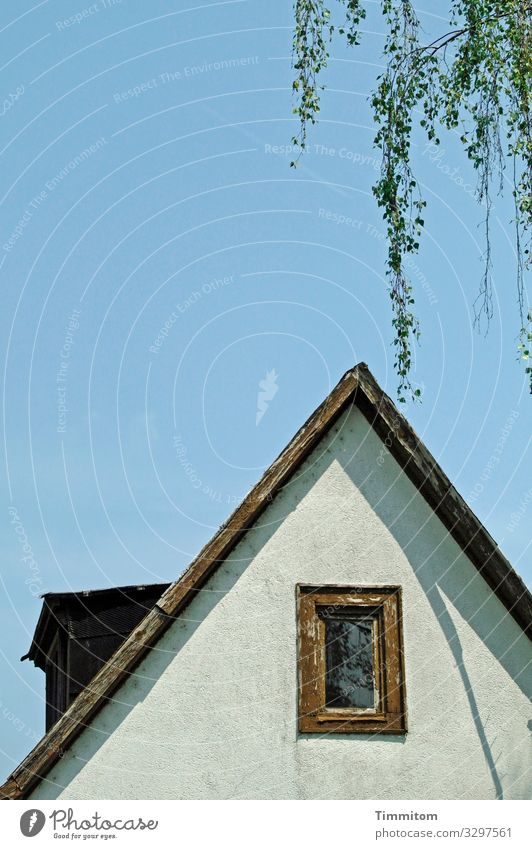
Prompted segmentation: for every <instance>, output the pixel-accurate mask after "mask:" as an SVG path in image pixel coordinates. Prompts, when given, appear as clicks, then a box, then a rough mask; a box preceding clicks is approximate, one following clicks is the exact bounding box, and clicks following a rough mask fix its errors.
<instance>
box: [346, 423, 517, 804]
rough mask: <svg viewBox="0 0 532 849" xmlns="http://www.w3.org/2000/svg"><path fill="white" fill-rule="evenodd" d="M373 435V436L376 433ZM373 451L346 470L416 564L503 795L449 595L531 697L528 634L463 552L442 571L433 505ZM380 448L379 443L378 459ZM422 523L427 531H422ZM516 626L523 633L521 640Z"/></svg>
mask: <svg viewBox="0 0 532 849" xmlns="http://www.w3.org/2000/svg"><path fill="white" fill-rule="evenodd" d="M375 438H376V437H375ZM369 441H370V442H371V441H372V438H371V437H370V440H369ZM370 454H371V452H366V453H365V455H364V457H360V458H359V457H358V456H357V458H356V462H351V463H348V464H346V465H344V470H345V472H346V473H347V474H348V475H349V477H350V478H351V480H352V481H353V483H354V484H355V485H356V486H357V487H358V489H359V490H360V492H361V493H362V495H363V496H364V497H365V499H366V500H367V501H368V503H369V504H370V506H371V507H372V509H373V510H374V511H375V512H376V513H377V515H378V516H379V518H380V519H381V521H382V522H383V524H384V525H385V526H386V527H387V528H388V530H389V531H390V533H391V534H392V535H393V536H394V538H395V540H396V541H397V543H398V544H399V545H400V546H401V548H402V550H403V552H404V553H405V556H406V558H407V559H408V561H409V563H410V565H411V566H412V569H413V571H414V574H415V576H416V578H417V580H418V581H419V584H420V585H421V587H422V589H423V591H424V593H425V596H426V598H427V600H428V602H429V604H430V606H431V608H432V610H433V612H434V615H435V617H436V619H437V622H438V624H439V626H440V628H441V630H442V632H443V634H444V635H445V639H446V641H447V644H448V646H449V648H450V650H451V652H452V655H453V658H454V660H455V662H456V666H457V669H458V671H459V674H460V678H461V681H462V685H463V688H464V691H465V694H466V696H467V701H468V705H469V710H470V712H471V717H472V720H473V723H474V727H475V730H476V733H477V736H478V739H479V742H480V745H481V747H482V751H483V754H484V758H485V760H486V764H487V767H488V769H489V773H490V776H491V780H492V782H493V787H494V790H495V796H496V798H497V799H503V798H504V796H503V786H502V783H501V779H500V776H499V774H498V771H497V766H496V763H495V759H494V757H493V753H492V751H491V747H490V743H489V740H488V738H487V736H486V732H485V729H484V726H483V724H482V719H481V717H480V714H479V709H478V705H477V701H476V698H475V693H474V688H473V685H472V682H471V680H470V677H469V674H468V671H467V667H466V664H465V662H464V656H463V648H462V644H461V642H460V638H459V635H458V632H457V630H456V627H455V624H454V622H453V619H452V617H451V615H450V614H449V611H448V609H447V606H446V602H445V599H447V600H448V601H450V602H451V604H452V605H453V606H454V608H456V610H457V611H458V613H459V615H460V616H461V617H462V618H463V620H465V622H467V623H468V625H470V627H471V628H472V629H473V630H474V631H475V633H476V634H477V636H478V637H479V638H480V639H481V640H482V642H483V643H484V644H485V646H486V647H487V648H488V649H489V651H490V652H491V654H492V655H493V656H494V657H495V658H496V659H497V661H498V662H499V663H500V664H501V665H502V667H503V668H504V669H505V670H506V672H507V673H508V675H509V676H510V677H511V678H512V679H513V680H514V681H515V682H516V684H517V685H518V686H519V688H520V689H521V691H522V692H523V694H524V695H525V696H527V698H530V697H531V696H532V687H531V680H530V675H529V672H528V669H527V665H526V664H523V643H526V644H528V638H527V637H526V636H525V634H524V633H522V632H521V630H520V628H519V626H518V625H517V624H516V622H515V621H514V619H513V618H512V616H511V615H510V613H509V612H508V611H507V610H506V608H505V607H504V606H503V605H502V602H500V601H499V599H498V598H496V597H495V596H494V595H493V594H492V593H491V590H489V588H488V587H487V584H485V582H484V579H483V578H482V577H481V576H480V574H479V573H477V571H476V569H475V567H474V566H473V565H472V564H471V570H472V572H473V573H474V574H473V577H472V579H470V578H469V577H468V576H467V575H464V567H463V562H462V563H461V562H460V560H461V559H462V558H460V559H458V560H456V561H455V562H450V563H449V564H448V568H447V569H446V570H445V571H444V572H442V571H441V565H439V564H438V557H437V556H436V557H435V556H434V554H435V553H436V552H437V546H438V543H439V540H440V538H441V533H440V531H439V529H437V528H436V532H435V534H434V537H433V539H434V546H433V547H431V533H430V530H429V529H430V525H431V524H432V523H438V524H440V523H439V520H438V519H437V518H436V517H435V516H434V514H433V513H432V511H431V509H430V507H429V506H428V505H426V507H427V510H426V516H425V520H424V519H423V517H422V515H420V511H419V505H418V501H417V498H412V496H411V491H412V490H411V487H412V485H411V484H410V485H409V483H408V482H407V481H406V480H405V479H404V477H402V476H397V469H398V466H397V465H396V463H395V461H394V460H392V458H391V457H387V459H386V462H385V463H384V465H382V466H380V467H379V466H376V465H374V467H373V471H374V472H375V469H379V472H378V473H373V474H372V469H371V467H370V463H371V460H369V461H368V457H369V456H370ZM378 454H379V448H378V447H377V448H376V451H375V454H374V456H375V461H376V458H377V456H378ZM375 461H374V462H375ZM424 503H425V502H424ZM424 521H426V524H425V525H424V524H423V523H424ZM423 527H424V528H425V532H423V533H420V531H422V530H423ZM440 527H441V526H440ZM427 530H429V533H427V532H426V531H427ZM449 536H450V535H449ZM464 556H465V555H464ZM468 563H469V561H468ZM468 571H469V570H468ZM479 599H480V600H481V601H480V603H479ZM494 623H495V624H494ZM517 629H519V637H518V639H517V640H516V630H517Z"/></svg>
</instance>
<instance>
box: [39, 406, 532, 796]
mask: <svg viewBox="0 0 532 849" xmlns="http://www.w3.org/2000/svg"><path fill="white" fill-rule="evenodd" d="M382 445H383V443H382V441H381V440H380V438H379V437H378V436H377V434H376V433H375V431H374V430H373V429H372V428H371V427H370V426H369V424H368V422H367V420H366V419H365V417H364V416H363V415H362V414H361V413H360V411H359V410H358V409H357V408H350V409H349V410H347V411H346V412H344V413H343V414H342V416H341V417H340V419H338V421H337V422H336V424H335V425H334V426H333V427H332V428H331V429H330V431H329V432H328V433H327V434H326V435H325V436H324V438H323V439H322V441H321V442H320V443H319V444H318V445H317V446H316V447H315V449H314V451H313V452H312V453H311V454H310V455H309V456H308V458H307V459H306V460H305V461H304V463H303V465H302V466H301V467H300V470H299V473H298V474H297V475H296V476H294V478H292V479H291V481H290V482H289V483H288V484H287V485H286V486H285V487H284V488H283V489H282V490H281V491H280V492H279V493H278V495H277V497H276V498H275V499H274V500H273V501H272V502H271V503H270V504H269V505H268V506H267V508H266V509H265V510H264V512H263V513H262V515H261V516H260V518H259V519H257V521H256V522H255V523H254V525H253V527H252V528H251V529H249V530H248V532H247V533H246V534H245V535H244V536H243V537H242V538H241V540H240V542H239V543H238V544H237V545H236V546H235V548H234V549H233V550H232V551H231V552H230V553H229V554H228V556H227V557H226V558H225V560H224V562H223V564H221V565H220V566H219V568H218V569H217V570H216V571H214V572H213V573H212V574H211V577H210V578H209V579H208V580H207V582H206V583H205V584H204V586H203V588H202V590H201V591H200V592H197V593H196V594H195V596H194V598H193V599H192V600H191V601H190V603H189V604H188V606H187V607H186V609H185V610H183V612H182V613H181V614H180V615H179V616H178V617H177V618H176V619H175V621H174V622H173V623H172V625H171V626H170V627H169V628H168V629H167V631H166V633H165V634H164V635H163V636H162V637H161V639H160V640H159V641H158V642H157V644H156V646H155V647H154V648H153V650H152V651H150V652H149V653H148V654H147V655H146V657H145V658H144V660H143V661H142V662H141V663H140V665H139V666H138V667H137V669H136V672H135V674H133V675H131V676H128V678H127V679H126V680H125V681H124V682H123V684H122V685H121V686H120V688H119V689H118V690H117V691H116V692H115V695H114V698H113V700H112V701H111V702H110V703H109V704H107V705H105V706H104V707H103V708H102V710H100V712H99V713H98V714H97V716H96V717H95V718H94V719H93V720H92V722H91V723H90V724H89V727H87V728H86V729H84V730H83V732H82V733H81V735H79V737H78V738H77V739H76V741H75V742H74V743H73V744H72V745H71V746H70V747H69V749H68V750H67V752H66V753H65V755H64V757H63V758H62V759H61V761H60V762H59V763H58V764H57V765H56V766H55V767H54V768H53V769H52V770H51V771H50V772H49V773H48V775H47V776H46V778H45V779H44V780H43V781H41V782H40V784H39V785H38V786H37V787H36V789H35V791H34V792H33V794H32V798H34V799H37V798H50V797H55V796H60V795H62V796H64V797H65V798H69V799H78V798H79V799H84V798H102V797H103V798H106V797H107V798H110V796H111V795H113V794H114V796H113V797H114V798H117V797H118V798H145V797H148V798H240V797H245V798H375V797H377V798H455V797H460V796H465V797H468V798H490V797H493V798H496V797H502V796H507V795H509V797H511V798H519V797H523V796H524V795H526V792H527V788H526V763H524V762H523V755H522V752H523V750H524V746H523V744H524V741H525V740H526V739H527V735H528V729H527V719H528V708H529V704H528V698H527V695H528V693H527V689H526V688H527V682H526V678H525V667H526V663H527V660H528V658H529V654H530V644H529V641H528V640H527V638H526V637H525V635H524V633H523V632H522V630H521V629H520V628H519V626H518V624H517V623H516V622H515V620H514V619H513V618H512V617H511V616H510V615H508V611H507V610H506V608H505V607H504V605H503V604H502V603H501V601H500V600H499V599H498V598H497V597H496V596H495V595H494V594H493V593H492V592H491V591H490V588H489V587H488V586H487V584H486V582H485V581H484V580H483V578H482V577H481V575H480V574H479V572H478V571H477V569H476V568H475V567H474V566H473V564H472V563H471V561H470V560H469V558H468V557H467V556H466V554H464V552H463V551H462V549H461V548H460V546H459V545H458V544H457V542H456V541H455V540H454V539H453V537H452V536H451V535H450V534H449V532H448V530H447V529H446V528H445V526H444V525H443V523H442V522H441V520H440V519H439V518H438V517H437V516H436V515H435V514H434V512H433V511H432V510H431V508H430V507H429V505H428V504H427V502H426V501H425V499H424V498H423V497H422V496H421V495H420V493H419V491H418V489H417V488H416V487H415V486H414V485H413V484H412V482H411V481H410V480H409V478H408V477H407V476H406V475H405V474H404V472H403V471H402V470H401V468H400V466H399V465H398V463H397V461H396V460H395V459H394V458H393V457H392V456H391V455H390V454H388V453H385V454H384V455H383V454H382V453H381V452H382ZM381 457H383V462H382V463H380V464H378V462H377V461H378V460H379V458H381ZM298 582H303V583H309V584H316V585H321V584H344V585H345V584H348V585H353V586H364V585H372V586H374V585H379V584H389V583H391V582H393V583H396V584H399V585H401V587H402V590H403V606H404V635H405V662H406V682H407V707H408V713H409V731H408V734H400V735H394V736H393V737H391V738H386V739H383V738H379V737H376V736H372V735H363V736H362V737H361V738H358V739H355V740H353V739H352V738H350V739H349V740H347V741H346V740H345V739H342V735H334V734H333V735H326V736H325V737H319V738H316V737H315V736H313V735H307V734H298V732H297V679H296V656H297V633H296V612H295V611H296V609H295V602H296V598H295V585H296V583H298ZM354 764H356V768H354ZM420 764H422V765H423V768H422V769H421V768H420ZM63 788H64V789H63Z"/></svg>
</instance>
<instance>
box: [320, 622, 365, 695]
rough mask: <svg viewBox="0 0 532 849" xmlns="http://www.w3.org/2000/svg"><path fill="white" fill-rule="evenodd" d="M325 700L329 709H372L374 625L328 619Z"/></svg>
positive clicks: (326, 630) (326, 626)
mask: <svg viewBox="0 0 532 849" xmlns="http://www.w3.org/2000/svg"><path fill="white" fill-rule="evenodd" d="M324 621H325V664H326V667H325V668H326V675H325V698H326V705H327V707H328V708H373V707H375V690H374V676H373V636H372V635H373V623H372V621H371V620H370V619H355V618H352V619H340V618H329V617H327V618H325V617H324Z"/></svg>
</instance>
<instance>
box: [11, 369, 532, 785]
mask: <svg viewBox="0 0 532 849" xmlns="http://www.w3.org/2000/svg"><path fill="white" fill-rule="evenodd" d="M350 404H355V405H356V406H357V407H358V408H359V409H360V411H361V412H362V413H363V414H364V416H365V417H366V419H367V420H368V422H369V423H370V425H371V426H372V427H373V428H374V430H375V431H376V432H377V433H378V434H379V436H380V437H381V439H383V440H386V445H387V447H388V448H389V451H390V453H391V454H392V455H393V456H394V457H395V459H396V460H397V462H398V463H399V464H400V466H401V467H402V468H403V470H404V472H405V473H406V474H407V475H408V477H409V478H410V480H411V481H412V482H413V483H414V485H415V486H416V487H417V488H418V490H419V492H420V493H421V494H422V495H423V497H424V498H425V499H426V501H427V502H428V504H429V505H430V506H431V508H432V509H433V510H434V512H435V514H436V515H437V516H438V517H439V519H440V520H441V521H442V523H443V524H444V526H445V527H446V528H447V530H448V531H449V533H450V534H451V536H452V537H453V538H454V539H455V540H456V542H457V543H458V544H459V545H460V546H461V548H462V550H463V551H464V552H465V553H466V555H467V556H468V558H469V559H470V561H471V562H472V563H473V564H474V566H475V567H476V568H477V569H478V571H479V572H480V574H481V575H482V576H483V578H484V579H485V581H486V582H487V583H488V585H489V586H490V587H491V589H492V590H493V592H494V593H495V595H496V596H497V597H498V598H499V599H500V601H501V602H502V603H503V605H504V606H505V607H506V609H507V610H508V611H509V613H510V614H511V615H512V616H513V618H514V619H515V620H516V622H518V623H519V625H520V626H521V627H522V628H523V630H524V631H525V633H527V634H528V635H529V636H530V637H531V638H532V595H531V594H530V593H529V591H528V590H527V588H526V586H525V584H524V583H523V581H522V580H521V578H520V577H519V575H518V574H517V573H516V572H515V571H514V570H513V569H512V567H511V566H510V563H509V562H508V560H507V559H506V558H505V557H504V555H503V554H502V553H501V551H500V550H499V548H498V547H497V544H496V542H495V541H494V539H493V538H492V537H491V536H490V534H489V533H488V531H487V530H486V529H485V528H484V526H483V525H482V524H481V522H480V521H479V519H478V518H477V517H476V516H475V514H474V513H473V511H472V510H471V508H470V507H468V505H467V504H466V503H465V501H464V500H463V498H462V497H461V496H460V495H459V493H458V492H457V491H456V489H455V488H454V487H453V486H452V484H451V482H450V480H449V479H448V477H447V476H446V475H445V473H444V472H443V471H442V469H441V468H440V466H439V465H438V463H437V462H436V460H435V459H434V457H433V456H432V455H431V454H430V452H429V451H428V450H427V449H426V448H425V446H424V445H423V443H422V442H421V440H420V439H419V437H418V436H417V435H416V433H415V432H414V430H413V429H412V428H411V427H410V425H409V424H408V422H407V421H406V419H405V418H404V417H403V416H402V415H401V413H399V411H398V409H397V408H396V406H395V405H394V404H393V402H392V401H391V400H390V398H389V397H388V396H387V395H386V394H385V393H384V392H383V391H382V390H381V388H380V387H379V385H378V384H377V382H376V381H375V379H374V377H373V375H372V374H371V372H370V371H369V369H368V367H367V366H366V364H365V363H359V364H358V365H357V366H355V367H354V368H353V369H350V370H349V371H348V372H346V374H345V375H344V376H343V377H342V379H341V380H340V382H339V383H338V384H337V386H336V387H335V388H334V389H333V390H332V392H331V393H330V394H329V395H328V396H327V398H326V399H325V401H323V403H322V404H320V406H319V407H318V408H317V410H316V411H315V412H314V413H313V414H312V415H311V416H310V418H309V419H308V420H307V421H306V422H305V424H304V425H303V427H302V428H300V430H299V431H298V432H297V433H296V435H295V436H294V437H293V439H292V440H291V442H290V443H289V444H288V445H287V446H286V448H285V449H284V451H283V452H282V453H281V454H280V455H279V457H278V458H277V459H276V460H275V461H274V462H273V463H272V465H271V466H270V467H269V469H268V470H267V471H266V472H265V473H264V475H263V476H262V478H261V479H260V481H259V482H258V483H257V484H256V485H255V486H254V487H253V489H252V490H251V491H250V492H249V493H248V495H246V497H245V498H244V500H243V501H242V503H241V504H240V505H239V506H238V507H237V508H236V510H235V511H234V512H233V513H232V515H231V516H230V517H229V519H228V520H227V521H226V522H225V523H224V524H223V525H222V526H221V527H220V528H219V530H218V531H217V533H216V534H215V535H214V536H213V537H212V539H211V540H210V542H208V543H207V545H205V546H204V548H203V549H202V550H201V551H200V553H199V554H198V555H197V556H196V557H195V558H194V560H193V561H192V563H191V564H190V566H189V567H188V569H187V570H186V571H185V572H184V573H183V575H181V577H180V578H179V579H178V580H177V581H175V582H174V583H173V584H171V585H170V586H169V587H168V589H167V590H165V592H164V593H163V594H162V595H161V598H160V599H159V601H158V603H157V604H156V605H155V607H154V608H153V609H152V610H151V611H150V612H149V613H148V614H147V615H146V616H145V617H144V619H143V620H142V621H141V622H140V624H139V625H138V626H137V627H136V628H135V629H134V630H133V631H132V633H131V634H130V635H129V637H128V638H127V639H126V640H125V641H124V642H123V643H122V645H121V646H120V647H119V648H118V649H117V651H116V652H115V654H114V655H113V656H112V657H111V658H110V660H108V661H107V663H106V664H105V666H103V667H102V669H101V670H100V671H99V672H98V673H97V674H96V675H95V677H94V678H93V679H92V681H91V682H90V684H89V685H88V686H87V687H86V688H85V689H84V690H83V691H82V692H81V693H80V694H79V696H78V697H77V698H76V700H75V701H74V702H73V703H72V705H71V706H70V707H69V708H68V710H67V711H66V712H65V713H64V714H63V716H62V717H61V719H60V720H59V721H58V722H57V723H56V724H55V725H54V726H53V727H52V728H51V729H50V731H49V732H48V733H47V734H46V735H45V736H44V737H43V738H42V740H41V741H40V742H39V743H37V745H36V746H35V748H34V749H33V750H32V751H31V752H30V754H29V755H28V756H27V757H26V758H25V759H24V760H23V761H22V763H21V764H20V765H19V766H18V767H17V768H16V769H15V770H14V772H13V773H12V774H11V775H10V776H9V778H8V779H7V781H6V782H5V784H4V785H3V786H2V787H1V788H0V796H1V797H2V798H5V799H22V798H25V797H27V795H28V794H29V793H30V792H31V791H32V789H33V788H34V787H35V785H36V784H37V783H38V782H39V781H40V780H41V778H43V777H44V776H45V775H46V773H47V772H48V771H49V770H50V769H51V767H52V766H53V765H54V764H55V763H56V761H57V760H58V758H59V757H60V756H61V754H62V752H64V750H65V749H66V748H67V747H68V746H69V745H70V744H71V743H72V742H73V741H74V740H75V739H76V737H77V736H78V735H79V734H80V733H81V732H82V731H83V729H84V728H85V727H86V726H87V724H88V723H89V722H90V721H91V719H92V718H93V717H94V715H95V714H96V712H97V711H98V710H99V709H100V708H101V707H102V706H103V705H104V704H106V703H107V701H108V700H109V699H110V698H111V696H112V694H113V693H114V691H115V690H116V689H117V687H118V686H119V684H120V683H121V682H122V681H123V680H124V678H125V676H126V675H128V674H129V673H130V672H131V671H132V670H133V669H134V667H135V666H136V665H137V664H138V663H139V662H140V661H141V660H142V658H143V657H144V655H145V654H146V653H147V651H148V650H149V649H150V648H151V647H152V646H153V645H154V644H155V642H156V641H157V640H158V639H159V637H160V636H161V635H162V634H163V633H164V632H165V631H166V629H167V628H168V627H169V626H170V625H171V624H172V622H173V621H174V619H175V617H176V616H178V615H179V614H180V613H181V612H182V611H183V609H184V608H185V607H186V605H187V604H188V603H189V602H190V601H191V600H192V598H194V596H195V594H196V593H197V592H198V590H200V589H201V587H202V586H203V585H204V584H205V582H206V581H207V580H208V578H209V577H210V576H211V575H212V573H213V572H214V571H215V570H216V569H217V567H218V566H219V565H220V564H221V563H222V562H223V561H224V559H225V558H226V557H227V556H228V554H229V553H230V552H231V551H232V549H233V548H234V547H235V546H236V544H237V543H238V541H239V540H240V539H241V538H242V537H243V535H244V534H245V533H246V531H247V530H249V529H250V528H251V526H252V525H253V523H254V522H255V520H256V519H257V518H258V517H259V516H260V514H261V513H262V511H263V510H264V509H265V507H266V506H267V505H268V504H269V503H270V501H271V500H272V498H273V496H274V495H275V494H276V493H277V492H278V491H279V490H280V489H281V488H282V486H283V485H284V484H285V483H286V482H287V481H288V480H289V478H290V477H291V476H292V474H293V473H294V471H295V470H296V469H297V467H298V466H299V465H300V464H301V463H302V462H303V460H304V459H305V458H306V457H307V456H308V454H309V453H310V452H311V451H312V449H313V448H314V447H315V445H316V444H317V443H318V442H319V440H320V439H321V438H322V437H323V436H324V435H325V433H327V431H328V430H329V429H330V428H331V426H332V425H333V424H334V422H335V421H336V420H337V419H338V417H339V416H340V415H341V414H342V413H343V412H344V410H346V409H347V407H348V406H349V405H350Z"/></svg>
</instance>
